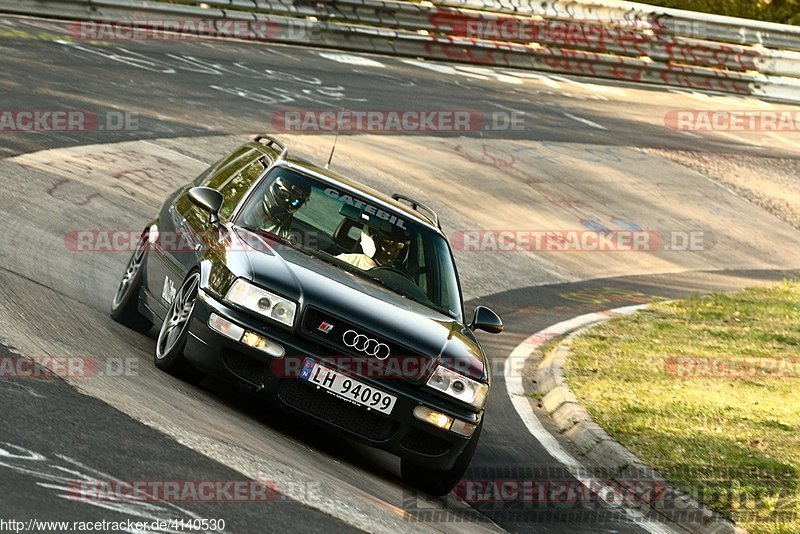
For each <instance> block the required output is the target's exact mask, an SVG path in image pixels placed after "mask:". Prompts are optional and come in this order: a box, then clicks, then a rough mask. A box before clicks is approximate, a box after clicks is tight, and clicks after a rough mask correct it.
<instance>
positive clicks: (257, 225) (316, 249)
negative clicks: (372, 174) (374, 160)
mask: <svg viewBox="0 0 800 534" xmlns="http://www.w3.org/2000/svg"><path fill="white" fill-rule="evenodd" d="M235 224H237V225H238V226H241V227H244V228H248V229H250V230H256V231H261V232H267V233H270V234H274V235H275V236H277V237H278V238H280V241H282V242H284V243H286V244H289V245H291V246H294V247H296V248H299V249H302V250H304V251H306V252H310V253H312V254H313V255H314V256H316V257H318V258H321V259H323V260H324V261H327V262H328V263H331V264H334V265H337V266H338V267H340V268H342V269H345V270H348V271H350V272H354V273H356V274H358V275H359V276H363V277H365V278H369V279H372V280H373V281H375V282H376V283H379V284H381V285H383V286H386V287H388V288H389V289H391V290H392V291H394V292H395V293H399V294H400V295H403V296H404V297H406V298H409V299H411V300H414V301H417V302H420V303H422V304H424V305H426V306H428V307H431V308H434V309H436V310H437V311H440V312H442V313H445V314H446V315H448V316H450V317H452V318H454V319H456V320H459V321H460V320H461V319H462V317H461V295H460V293H459V289H458V281H457V278H456V272H455V267H454V264H453V258H452V255H451V253H450V248H449V247H448V246H447V242H446V241H445V239H444V238H443V237H442V236H441V235H440V234H438V233H437V232H435V231H432V230H431V229H429V228H426V227H425V226H423V225H420V224H416V223H414V222H413V221H412V220H410V219H409V218H408V217H407V216H405V215H404V214H403V213H402V212H399V211H398V212H395V211H392V210H388V209H385V208H383V207H381V206H380V205H378V203H375V202H372V203H371V202H370V201H369V199H368V198H360V197H359V196H357V195H353V194H351V193H350V192H348V191H346V190H344V189H340V188H337V187H335V186H331V185H329V184H327V183H324V182H321V181H318V180H316V179H314V178H312V177H310V176H307V175H304V174H301V173H299V172H297V171H294V170H292V169H289V168H285V167H275V168H274V169H272V170H271V171H270V172H269V173H268V174H267V176H265V177H264V179H263V180H262V181H261V182H260V183H259V184H258V185H257V186H256V188H255V189H254V191H253V193H252V194H251V195H250V197H249V198H248V199H247V201H246V204H245V205H244V207H243V208H242V210H241V212H240V214H239V215H238V217H237V219H236V221H235Z"/></svg>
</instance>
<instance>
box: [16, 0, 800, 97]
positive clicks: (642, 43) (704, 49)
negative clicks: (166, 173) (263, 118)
mask: <svg viewBox="0 0 800 534" xmlns="http://www.w3.org/2000/svg"><path fill="white" fill-rule="evenodd" d="M0 12H6V13H17V14H32V15H45V16H51V17H58V18H62V19H75V20H91V21H112V22H116V23H117V24H125V23H129V24H131V23H134V24H136V25H139V26H141V25H150V26H152V27H164V26H166V25H168V24H169V22H170V21H176V20H184V21H185V20H187V19H202V20H207V21H211V23H212V24H211V28H212V30H211V32H210V33H214V32H217V33H224V34H226V35H230V31H231V30H230V29H225V25H226V24H227V23H228V22H230V21H244V22H247V21H249V22H251V23H253V24H259V25H262V26H268V27H269V28H270V31H269V32H267V34H265V35H263V36H261V37H262V38H263V40H270V41H278V42H285V43H302V44H311V45H317V46H325V47H333V48H340V49H346V50H354V51H368V52H377V53H386V54H392V55H399V56H409V57H424V58H427V59H439V60H446V61H458V62H467V63H473V64H481V65H497V66H508V67H514V68H522V69H534V70H539V71H545V72H554V73H561V74H564V73H567V74H580V75H587V76H594V77H599V78H610V79H617V80H625V81H636V82H646V83H654V84H659V85H668V86H676V87H684V88H691V89H705V90H715V91H722V92H726V93H734V94H742V95H757V96H762V97H767V98H771V99H776V100H784V101H791V102H800V27H796V26H787V25H780V24H771V23H762V22H757V21H751V20H745V19H737V18H731V17H720V16H713V15H706V14H702V13H694V12H689V11H680V10H672V9H662V8H656V7H654V6H647V5H644V4H635V3H630V2H623V1H615V0H580V1H577V0H574V1H568V0H567V1H565V0H549V1H537V0H437V1H435V2H427V1H426V2H422V3H413V2H405V1H397V0H328V1H325V2H318V1H316V0H202V1H191V0H178V1H177V2H166V1H158V0H151V1H143V0H61V1H56V0H0ZM235 31H240V30H236V29H234V32H235ZM243 32H244V33H247V35H241V37H243V38H248V39H253V38H259V36H254V35H253V34H252V32H248V30H247V29H245V30H243Z"/></svg>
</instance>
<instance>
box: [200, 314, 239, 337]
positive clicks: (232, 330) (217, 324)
mask: <svg viewBox="0 0 800 534" xmlns="http://www.w3.org/2000/svg"><path fill="white" fill-rule="evenodd" d="M208 326H209V327H210V328H211V329H212V330H216V331H217V332H219V333H220V334H222V335H223V336H225V337H229V338H231V339H233V340H235V341H239V340H240V339H242V334H244V328H242V327H241V326H239V325H237V324H234V323H232V322H230V321H229V320H227V319H223V318H222V317H220V316H219V315H217V314H216V313H212V314H211V317H209V318H208Z"/></svg>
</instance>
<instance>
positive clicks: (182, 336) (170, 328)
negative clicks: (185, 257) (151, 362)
mask: <svg viewBox="0 0 800 534" xmlns="http://www.w3.org/2000/svg"><path fill="white" fill-rule="evenodd" d="M199 291H200V273H198V272H193V273H191V274H190V275H189V276H187V277H186V280H184V282H183V284H182V285H181V287H180V289H179V290H178V292H177V293H176V294H175V298H174V299H172V304H170V306H169V310H167V314H166V315H165V316H164V322H163V323H162V324H161V330H160V331H159V332H158V340H157V341H156V354H155V364H156V367H158V368H159V369H161V370H162V371H166V372H167V373H169V374H171V375H173V376H176V377H178V378H181V379H183V380H186V381H187V382H192V383H196V382H199V381H200V380H202V379H203V376H204V374H203V373H202V372H201V371H199V370H198V369H196V368H194V367H192V365H191V364H190V363H189V362H188V361H186V357H185V356H184V355H183V349H184V348H185V347H186V339H187V338H188V337H189V322H190V321H191V319H192V312H194V306H195V303H196V302H197V294H198V292H199Z"/></svg>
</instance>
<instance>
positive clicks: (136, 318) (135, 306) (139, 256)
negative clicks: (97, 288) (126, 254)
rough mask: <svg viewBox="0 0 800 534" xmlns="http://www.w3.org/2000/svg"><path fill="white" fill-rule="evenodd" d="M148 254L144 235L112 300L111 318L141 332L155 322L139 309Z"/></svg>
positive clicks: (145, 330)
mask: <svg viewBox="0 0 800 534" xmlns="http://www.w3.org/2000/svg"><path fill="white" fill-rule="evenodd" d="M146 254H147V238H146V236H144V235H142V236H141V237H140V238H139V243H138V244H137V245H136V250H134V251H133V254H132V255H131V259H130V260H129V261H128V265H127V267H125V273H124V274H123V275H122V279H121V280H120V281H119V286H117V292H116V293H115V294H114V300H113V301H112V302H111V318H112V319H114V320H115V321H117V322H118V323H120V324H124V325H125V326H127V327H129V328H133V329H134V330H138V331H139V332H147V331H148V330H150V328H152V327H153V323H151V322H150V320H149V319H148V318H147V317H145V316H144V315H142V313H141V312H140V311H139V294H140V293H141V289H142V281H143V280H144V260H145V255H146Z"/></svg>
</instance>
